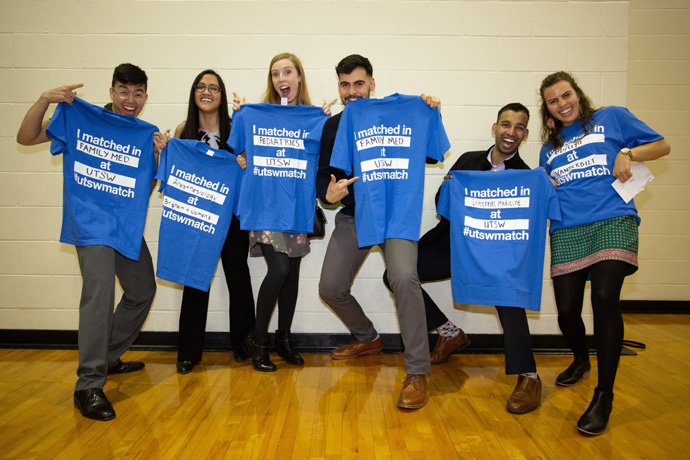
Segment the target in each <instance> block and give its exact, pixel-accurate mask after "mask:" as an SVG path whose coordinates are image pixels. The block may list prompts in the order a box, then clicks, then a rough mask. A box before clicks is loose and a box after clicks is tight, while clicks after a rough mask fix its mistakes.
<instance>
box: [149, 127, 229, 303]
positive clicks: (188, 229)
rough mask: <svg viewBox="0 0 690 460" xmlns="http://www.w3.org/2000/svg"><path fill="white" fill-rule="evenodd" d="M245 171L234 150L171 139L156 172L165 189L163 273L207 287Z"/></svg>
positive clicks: (160, 265)
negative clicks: (242, 174)
mask: <svg viewBox="0 0 690 460" xmlns="http://www.w3.org/2000/svg"><path fill="white" fill-rule="evenodd" d="M240 174H241V169H240V167H239V165H238V164H237V160H236V159H235V155H233V154H231V153H229V152H227V151H225V150H216V149H213V148H211V147H209V146H208V145H206V144H204V143H203V142H199V141H194V140H181V139H170V141H169V142H168V146H167V148H166V149H165V150H163V152H162V153H161V159H160V165H159V167H158V173H157V174H156V179H159V180H160V181H161V186H160V189H159V191H161V190H163V189H165V196H164V197H163V216H162V218H161V226H160V235H159V237H158V240H159V241H158V269H157V270H156V274H157V276H158V277H159V278H162V279H164V280H168V281H172V282H174V283H179V284H182V285H185V286H191V287H193V288H196V289H201V290H202V291H208V289H209V287H210V286H211V280H212V279H213V273H214V272H215V270H216V265H217V263H218V256H220V251H221V249H222V248H223V243H224V242H225V238H226V237H227V235H228V228H229V227H230V220H231V219H232V212H233V207H234V203H235V190H236V186H235V185H236V182H237V180H238V177H239V175H240Z"/></svg>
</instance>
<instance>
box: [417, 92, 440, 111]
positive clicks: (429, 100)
mask: <svg viewBox="0 0 690 460" xmlns="http://www.w3.org/2000/svg"><path fill="white" fill-rule="evenodd" d="M421 97H422V99H423V100H424V102H426V105H428V106H429V107H431V108H432V109H435V108H436V107H438V111H439V112H440V111H441V99H439V98H437V97H434V96H429V95H426V94H424V93H422V94H421Z"/></svg>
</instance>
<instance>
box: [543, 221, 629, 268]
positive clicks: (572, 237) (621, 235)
mask: <svg viewBox="0 0 690 460" xmlns="http://www.w3.org/2000/svg"><path fill="white" fill-rule="evenodd" d="M638 241H639V237H638V233H637V220H636V219H635V218H634V217H632V216H623V217H615V218H613V219H608V220H603V221H601V222H595V223H593V224H585V225H577V226H574V227H565V228H559V229H558V230H556V231H554V232H553V233H552V234H551V278H554V277H556V276H560V275H565V274H567V273H573V272H576V271H578V270H581V269H583V268H586V267H589V266H591V265H594V264H595V263H597V262H601V261H602V260H621V261H623V262H626V263H628V264H629V265H630V267H629V268H628V273H627V274H628V275H632V274H633V273H635V272H636V271H637V246H638Z"/></svg>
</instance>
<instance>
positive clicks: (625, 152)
mask: <svg viewBox="0 0 690 460" xmlns="http://www.w3.org/2000/svg"><path fill="white" fill-rule="evenodd" d="M618 154H619V155H624V156H626V157H628V158H630V161H633V152H632V150H630V149H629V148H627V147H624V148H622V149H621V150H620V152H618Z"/></svg>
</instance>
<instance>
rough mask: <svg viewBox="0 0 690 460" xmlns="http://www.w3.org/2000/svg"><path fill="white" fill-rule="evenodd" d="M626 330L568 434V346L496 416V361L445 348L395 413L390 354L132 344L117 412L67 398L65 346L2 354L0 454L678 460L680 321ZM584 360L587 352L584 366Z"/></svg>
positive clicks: (664, 319)
mask: <svg viewBox="0 0 690 460" xmlns="http://www.w3.org/2000/svg"><path fill="white" fill-rule="evenodd" d="M625 323H626V334H625V337H626V339H631V340H637V341H641V342H645V343H646V344H647V349H646V350H642V351H640V352H639V354H638V356H623V357H621V363H620V367H619V371H618V378H617V380H616V387H615V390H614V392H615V399H614V408H613V414H612V416H611V420H610V422H609V427H608V429H607V431H606V432H605V433H604V434H603V435H601V436H599V437H584V436H581V435H580V434H578V432H577V430H576V428H575V423H576V422H577V419H578V418H579V416H580V415H581V414H582V412H584V410H585V409H586V408H587V405H588V404H589V401H590V398H591V395H592V392H593V390H594V387H595V386H596V372H593V373H592V375H591V376H590V377H589V378H588V379H585V380H583V381H582V382H580V383H578V384H577V385H576V386H574V387H571V388H561V387H556V386H555V385H554V380H555V378H556V376H557V375H558V373H559V372H561V371H562V370H563V369H565V368H566V367H567V366H568V365H569V364H570V361H571V359H572V358H571V357H570V356H548V355H539V356H537V357H536V358H537V366H538V370H539V374H540V376H541V378H542V381H543V394H542V406H541V407H540V408H539V409H537V410H535V411H533V412H531V413H528V414H524V415H513V414H510V413H508V412H506V410H505V404H506V399H507V398H508V396H509V395H510V393H511V391H512V389H513V387H514V385H515V381H516V377H515V376H510V377H507V376H506V375H504V373H503V356H502V355H453V356H451V357H450V359H449V360H448V361H447V362H445V363H443V364H440V365H437V366H433V371H432V374H431V375H430V376H429V384H430V391H431V397H430V400H429V403H428V404H427V405H426V406H425V407H424V408H422V409H420V410H417V411H401V410H398V409H397V408H396V406H395V402H396V399H397V396H398V393H399V391H400V388H401V386H402V381H403V379H404V377H405V373H404V370H403V368H402V365H403V363H402V356H401V355H380V356H372V357H365V358H359V359H356V360H350V361H333V360H331V359H330V358H329V357H328V355H325V354H308V355H304V357H305V359H306V365H305V366H304V367H293V366H288V365H287V364H285V363H284V362H283V361H282V360H280V358H278V357H277V356H276V357H275V358H276V360H275V362H276V364H277V365H278V372H275V373H268V374H264V373H259V372H255V371H253V370H252V368H251V364H250V363H249V362H245V363H239V364H238V363H235V362H234V361H233V359H232V356H231V354H230V353H206V354H204V359H203V363H202V365H198V366H197V367H196V368H195V369H194V371H193V372H192V373H190V374H187V375H178V374H177V373H176V371H175V359H176V353H175V352H153V351H130V352H128V353H127V354H126V355H125V356H124V358H125V359H126V360H141V361H144V362H145V363H146V368H145V369H144V370H143V371H141V372H136V373H132V374H125V375H114V376H112V377H111V378H109V379H108V383H107V384H106V387H105V393H106V395H107V396H108V398H109V399H110V401H111V402H112V403H113V405H114V407H115V411H116V413H117V418H116V419H115V420H113V421H110V422H96V421H92V420H88V419H85V418H83V417H81V415H80V414H79V412H78V411H77V410H76V409H74V407H73V405H72V394H73V387H74V382H75V379H76V374H75V370H76V366H77V352H76V351H72V350H0V459H71V460H73V459H79V458H82V459H95V460H100V459H158V458H161V459H195V460H196V459H233V460H234V459H300V460H301V459H444V460H445V459H456V458H459V459H465V458H477V459H520V458H543V459H559V460H560V459H564V460H565V459H588V460H589V459H598V458H602V459H604V458H605V459H626V460H629V459H655V460H656V459H662V458H669V459H676V458H677V459H685V458H688V456H689V455H690V453H689V452H690V345H689V343H688V339H689V338H690V316H688V315H625ZM595 363H596V360H594V361H593V366H594V365H595Z"/></svg>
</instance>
